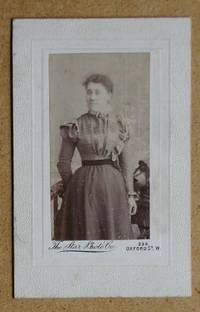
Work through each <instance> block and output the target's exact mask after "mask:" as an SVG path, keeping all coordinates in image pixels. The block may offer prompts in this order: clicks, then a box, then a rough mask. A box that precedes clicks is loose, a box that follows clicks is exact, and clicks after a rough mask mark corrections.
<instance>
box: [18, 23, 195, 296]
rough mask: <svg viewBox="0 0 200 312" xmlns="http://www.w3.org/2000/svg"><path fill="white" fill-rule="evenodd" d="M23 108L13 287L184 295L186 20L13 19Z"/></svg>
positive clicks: (32, 291)
mask: <svg viewBox="0 0 200 312" xmlns="http://www.w3.org/2000/svg"><path fill="white" fill-rule="evenodd" d="M180 73H181V74H180ZM13 117H14V126H13V128H14V241H15V252H14V256H15V297H16V298H19V297H22V298H29V297H35V298H37V297H38V298H39V297H40V298H44V297H50V298H54V297H56V298H70V297H72V298H77V297H102V296H104V297H109V296H114V297H118V296H120V297H141V296H143V297H152V296H156V297H159V296H174V295H178V296H180V295H183V296H188V295H189V294H190V291H191V288H190V280H191V270H190V188H189V185H190V179H189V177H190V165H189V164H190V156H189V155H190V154H189V153H190V132H189V127H190V118H189V117H190V19H188V18H183V19H176V18H175V19H172V18H166V19H165V18H161V19H156V18H153V19H148V18H144V19H143V18H139V19H134V18H130V19H129V18H127V19H123V18H121V19H118V18H116V19H115V18H114V19H110V18H108V19H37V20H35V19H24V20H23V19H16V20H15V21H14V23H13ZM22 138H23V140H22ZM22 190H23V192H22ZM180 237H181V240H180ZM97 280H98V283H96V281H97ZM175 280H176V283H175V282H174V281H175ZM163 281H164V282H163ZM38 285H40V287H38ZM105 285H106V287H105Z"/></svg>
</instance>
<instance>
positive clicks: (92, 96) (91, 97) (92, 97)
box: [90, 92, 95, 100]
mask: <svg viewBox="0 0 200 312" xmlns="http://www.w3.org/2000/svg"><path fill="white" fill-rule="evenodd" d="M90 99H91V100H94V99H95V93H94V92H92V93H91V94H90Z"/></svg>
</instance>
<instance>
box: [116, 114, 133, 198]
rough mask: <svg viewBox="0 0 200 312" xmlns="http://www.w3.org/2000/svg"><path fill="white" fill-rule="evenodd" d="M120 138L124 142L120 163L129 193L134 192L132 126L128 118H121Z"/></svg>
mask: <svg viewBox="0 0 200 312" xmlns="http://www.w3.org/2000/svg"><path fill="white" fill-rule="evenodd" d="M120 125H121V127H120V138H121V141H122V142H123V143H124V144H123V148H122V151H121V153H120V154H119V164H120V167H121V169H122V174H123V176H124V179H125V182H126V188H127V192H128V193H133V192H134V188H133V173H132V163H131V159H132V153H133V150H132V147H131V140H130V139H131V136H132V133H131V126H130V123H129V122H128V121H127V119H123V118H121V119H120Z"/></svg>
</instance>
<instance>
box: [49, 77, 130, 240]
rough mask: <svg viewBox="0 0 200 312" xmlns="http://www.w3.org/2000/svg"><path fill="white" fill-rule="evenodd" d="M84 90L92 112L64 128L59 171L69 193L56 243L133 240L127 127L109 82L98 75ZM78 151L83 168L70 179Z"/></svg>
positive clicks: (88, 80)
mask: <svg viewBox="0 0 200 312" xmlns="http://www.w3.org/2000/svg"><path fill="white" fill-rule="evenodd" d="M83 85H84V87H85V90H86V101H87V105H88V112H87V113H86V114H83V115H81V116H80V117H79V118H78V119H77V120H74V121H73V122H72V123H68V124H65V125H62V126H61V127H60V128H61V136H62V145H61V150H60V155H59V161H58V170H59V173H60V175H61V177H62V180H63V184H64V188H65V192H64V196H63V202H62V207H61V210H60V213H59V216H58V218H57V220H56V229H57V230H56V233H55V237H54V239H56V240H106V239H109V240H118V239H130V238H132V230H131V221H130V215H129V210H135V209H136V205H135V200H134V191H133V183H132V175H131V170H129V161H128V158H129V157H128V141H129V129H128V125H127V123H126V122H125V121H124V120H123V118H122V117H120V116H118V117H117V116H115V115H114V114H113V112H112V108H111V104H110V101H111V96H112V93H113V83H112V81H111V80H110V79H109V77H107V76H105V75H101V74H94V75H91V76H89V77H88V78H87V79H86V80H85V81H84V83H83ZM75 148H77V149H78V151H79V153H80V155H81V159H82V167H81V168H79V169H77V171H76V172H75V173H74V175H73V176H72V172H71V160H72V157H73V154H74V150H75ZM119 164H120V165H121V168H122V169H121V170H122V171H120V167H119ZM122 173H123V174H122Z"/></svg>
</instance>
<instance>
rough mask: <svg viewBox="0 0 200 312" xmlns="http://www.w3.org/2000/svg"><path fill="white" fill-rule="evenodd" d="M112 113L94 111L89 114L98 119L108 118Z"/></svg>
mask: <svg viewBox="0 0 200 312" xmlns="http://www.w3.org/2000/svg"><path fill="white" fill-rule="evenodd" d="M110 113H111V111H108V112H100V111H94V110H89V111H88V114H90V115H93V116H95V117H97V118H108V116H109V115H110Z"/></svg>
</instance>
